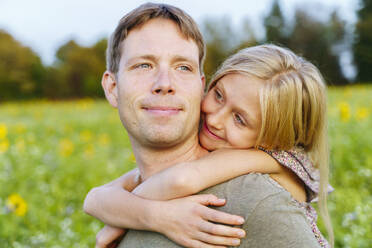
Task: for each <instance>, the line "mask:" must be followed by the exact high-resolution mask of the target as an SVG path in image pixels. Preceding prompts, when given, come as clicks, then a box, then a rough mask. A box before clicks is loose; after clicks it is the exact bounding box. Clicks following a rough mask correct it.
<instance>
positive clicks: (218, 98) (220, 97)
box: [214, 89, 223, 101]
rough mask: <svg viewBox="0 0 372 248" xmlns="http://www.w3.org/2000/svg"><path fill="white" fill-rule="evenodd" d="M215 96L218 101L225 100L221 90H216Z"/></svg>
mask: <svg viewBox="0 0 372 248" xmlns="http://www.w3.org/2000/svg"><path fill="white" fill-rule="evenodd" d="M214 95H215V97H216V100H217V101H222V100H223V98H222V94H221V92H220V91H219V90H217V89H215V90H214Z"/></svg>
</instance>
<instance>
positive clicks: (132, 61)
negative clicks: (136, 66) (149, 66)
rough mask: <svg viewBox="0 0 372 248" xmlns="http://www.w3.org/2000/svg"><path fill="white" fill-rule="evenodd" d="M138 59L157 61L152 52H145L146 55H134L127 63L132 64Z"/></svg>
mask: <svg viewBox="0 0 372 248" xmlns="http://www.w3.org/2000/svg"><path fill="white" fill-rule="evenodd" d="M136 60H151V61H156V60H157V58H156V57H155V56H154V55H151V54H144V55H139V56H134V57H132V58H130V59H129V60H128V61H127V63H126V64H127V65H130V64H132V63H134V62H135V61H136Z"/></svg>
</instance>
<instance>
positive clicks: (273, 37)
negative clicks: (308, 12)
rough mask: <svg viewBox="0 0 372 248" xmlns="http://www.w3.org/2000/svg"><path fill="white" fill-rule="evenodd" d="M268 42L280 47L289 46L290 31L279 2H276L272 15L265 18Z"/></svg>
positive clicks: (272, 8)
mask: <svg viewBox="0 0 372 248" xmlns="http://www.w3.org/2000/svg"><path fill="white" fill-rule="evenodd" d="M264 26H265V31H266V42H270V43H276V44H280V45H284V46H285V45H286V44H288V35H289V34H288V32H289V31H290V29H289V28H288V25H286V22H285V20H284V17H283V14H282V10H281V9H280V5H279V1H278V0H275V1H274V2H273V5H272V7H271V11H270V13H269V14H268V15H267V16H266V17H265V18H264Z"/></svg>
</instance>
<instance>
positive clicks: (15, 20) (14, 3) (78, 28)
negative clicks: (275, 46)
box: [0, 0, 358, 64]
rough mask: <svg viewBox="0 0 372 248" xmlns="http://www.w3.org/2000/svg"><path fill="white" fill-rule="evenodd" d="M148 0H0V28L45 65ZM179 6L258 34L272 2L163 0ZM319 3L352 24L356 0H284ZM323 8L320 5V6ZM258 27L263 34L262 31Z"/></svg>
mask: <svg viewBox="0 0 372 248" xmlns="http://www.w3.org/2000/svg"><path fill="white" fill-rule="evenodd" d="M145 2H148V1H142V0H138V1H134V0H62V1H61V0H59V1H58V0H0V29H5V30H6V31H7V32H9V33H11V34H12V35H13V36H14V37H15V38H16V39H17V40H19V41H21V42H22V43H23V44H24V45H27V46H30V47H31V48H32V49H33V50H34V51H35V52H36V53H37V54H39V55H40V56H41V58H42V60H43V62H44V63H45V64H51V63H52V62H53V60H54V54H55V52H56V49H57V48H58V47H59V46H60V45H62V44H64V43H65V42H66V41H68V40H69V39H72V38H74V39H75V40H76V41H77V42H78V43H79V44H81V45H91V44H93V43H95V42H96V41H97V40H98V39H100V38H103V37H107V36H108V35H109V34H110V33H111V32H112V31H113V30H114V28H115V26H116V24H117V22H118V21H119V19H120V18H121V17H122V16H123V15H124V14H126V13H127V12H128V11H130V10H132V9H133V8H135V7H137V6H138V5H140V4H142V3H145ZM153 2H163V3H169V4H172V5H175V6H177V7H180V8H181V9H183V10H185V11H186V12H187V13H189V14H190V15H191V16H192V17H193V18H194V19H195V20H196V21H197V22H198V23H201V21H202V20H203V18H204V17H207V16H212V17H219V16H221V17H222V16H229V17H231V19H232V21H233V23H236V24H237V23H239V21H240V20H242V19H243V18H249V20H250V21H251V26H252V28H253V29H254V30H255V33H256V36H258V37H259V38H261V37H262V35H263V34H262V23H261V21H262V17H263V16H265V15H266V14H267V13H268V12H269V10H270V7H271V2H272V0H229V1H226V0H183V1H181V0H164V1H156V0H154V1H153ZM309 2H310V3H317V2H318V4H316V5H315V7H314V5H311V6H312V8H310V7H309V8H308V9H309V11H312V12H313V13H320V14H321V15H324V16H326V15H327V13H328V12H329V9H330V8H335V7H336V8H337V9H339V11H340V13H341V18H343V19H345V20H346V21H347V22H348V23H353V22H355V19H356V17H355V10H356V9H357V3H358V0H323V1H321V2H322V4H321V5H320V4H319V2H320V1H309V0H308V1H306V0H282V1H281V4H282V8H283V10H284V12H285V14H286V15H287V16H289V17H290V16H291V14H292V13H293V9H294V7H295V6H297V5H300V6H301V5H305V6H307V5H308V3H309ZM321 6H324V8H322V7H321ZM260 31H261V32H260Z"/></svg>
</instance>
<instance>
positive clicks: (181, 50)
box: [121, 19, 199, 60]
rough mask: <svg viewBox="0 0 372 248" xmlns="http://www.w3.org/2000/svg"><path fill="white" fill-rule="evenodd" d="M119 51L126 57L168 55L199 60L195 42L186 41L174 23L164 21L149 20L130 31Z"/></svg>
mask: <svg viewBox="0 0 372 248" xmlns="http://www.w3.org/2000/svg"><path fill="white" fill-rule="evenodd" d="M121 51H122V54H123V56H126V57H141V56H144V55H154V56H156V55H164V54H168V55H170V56H179V57H185V58H190V59H196V60H198V58H199V50H198V46H197V44H196V42H195V41H194V40H192V39H187V38H186V37H185V35H183V34H182V33H181V32H180V29H179V27H178V26H177V24H176V23H174V22H173V21H171V20H165V19H154V20H150V21H148V22H147V23H145V24H143V25H141V26H140V27H138V28H134V29H133V30H131V31H130V32H129V33H128V35H127V37H126V38H125V39H124V41H123V42H122V47H121Z"/></svg>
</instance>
